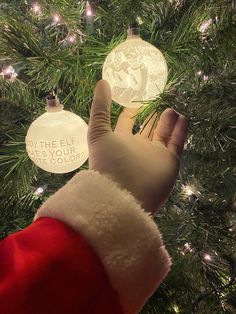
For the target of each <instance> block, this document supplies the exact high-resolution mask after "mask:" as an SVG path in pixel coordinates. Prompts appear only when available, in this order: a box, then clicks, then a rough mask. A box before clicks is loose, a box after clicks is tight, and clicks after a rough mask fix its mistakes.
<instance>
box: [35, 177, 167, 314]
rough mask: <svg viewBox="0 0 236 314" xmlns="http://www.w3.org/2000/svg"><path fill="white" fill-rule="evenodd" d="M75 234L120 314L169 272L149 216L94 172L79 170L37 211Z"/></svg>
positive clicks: (142, 300)
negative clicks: (96, 262) (104, 277)
mask: <svg viewBox="0 0 236 314" xmlns="http://www.w3.org/2000/svg"><path fill="white" fill-rule="evenodd" d="M45 216H49V217H53V218H56V219H58V220H61V221H63V222H65V223H66V224H68V225H70V226H71V227H72V228H73V229H75V230H77V231H79V232H80V233H81V234H82V235H83V236H84V237H85V238H86V240H87V241H88V243H90V245H91V246H92V247H93V248H94V250H95V251H96V253H97V255H98V256H99V258H100V259H101V261H102V263H103V265H104V267H105V269H106V271H107V273H108V276H109V278H110V281H111V284H112V286H113V288H114V289H115V290H116V291H117V292H118V294H119V296H120V302H121V304H122V306H123V308H124V312H125V313H137V312H138V311H139V310H140V309H141V308H142V306H143V305H144V304H145V302H146V301H147V299H148V298H149V297H150V296H151V295H152V294H153V292H154V291H155V289H156V288H157V286H158V285H159V283H160V282H161V281H162V280H163V279H164V278H165V276H166V275H167V273H168V271H169V269H170V264H171V262H170V258H169V255H168V253H167V252H166V250H165V248H164V246H163V243H162V240H161V235H160V233H159V231H158V228H157V226H156V224H155V223H154V222H153V220H152V218H151V216H150V215H149V214H147V213H146V212H145V211H144V210H143V209H142V208H141V207H140V205H139V204H138V202H137V201H136V200H135V198H134V197H133V196H132V195H131V194H130V193H129V192H128V191H126V190H122V189H121V188H120V187H119V186H118V185H117V184H116V183H114V182H113V181H111V180H110V179H109V178H107V177H106V176H103V175H101V174H99V173H98V172H95V171H81V172H79V173H78V174H76V175H75V176H74V177H73V178H72V179H71V180H70V181H69V182H68V183H67V184H66V185H65V186H64V187H63V188H62V189H60V190H59V191H58V192H56V193H55V194H54V195H52V196H51V197H50V198H49V199H48V200H47V201H46V202H45V203H44V204H43V205H42V207H41V208H40V209H39V211H38V212H37V214H36V216H35V219H37V218H39V217H45Z"/></svg>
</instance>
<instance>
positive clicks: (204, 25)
mask: <svg viewBox="0 0 236 314" xmlns="http://www.w3.org/2000/svg"><path fill="white" fill-rule="evenodd" d="M212 22H213V20H212V19H209V20H206V21H204V22H203V23H202V24H201V25H200V27H199V30H200V32H201V33H205V32H206V31H207V30H208V29H209V27H210V26H211V24H212Z"/></svg>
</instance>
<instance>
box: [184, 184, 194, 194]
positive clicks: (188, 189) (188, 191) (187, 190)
mask: <svg viewBox="0 0 236 314" xmlns="http://www.w3.org/2000/svg"><path fill="white" fill-rule="evenodd" d="M183 193H184V194H186V195H187V196H191V195H193V194H194V192H193V188H192V187H191V186H190V185H185V186H183Z"/></svg>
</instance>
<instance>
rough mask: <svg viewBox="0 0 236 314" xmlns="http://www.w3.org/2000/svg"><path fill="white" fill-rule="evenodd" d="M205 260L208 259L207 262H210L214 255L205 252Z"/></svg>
mask: <svg viewBox="0 0 236 314" xmlns="http://www.w3.org/2000/svg"><path fill="white" fill-rule="evenodd" d="M203 258H204V260H205V261H207V262H210V261H212V257H211V255H210V254H208V253H205V254H204V256H203Z"/></svg>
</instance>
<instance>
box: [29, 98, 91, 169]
mask: <svg viewBox="0 0 236 314" xmlns="http://www.w3.org/2000/svg"><path fill="white" fill-rule="evenodd" d="M87 130H88V126H87V124H86V122H85V121H84V120H83V119H81V118H80V117H79V116H78V115H76V114H74V113H72V112H70V111H67V110H63V105H61V104H59V102H58V100H57V98H56V97H55V96H49V98H48V99H47V106H46V112H45V113H43V114H42V115H41V116H40V117H38V118H37V119H36V120H34V121H33V122H32V124H31V125H30V127H29V129H28V132H27V135H26V140H25V141H26V150H27V153H28V155H29V157H30V159H31V160H32V161H33V162H34V163H35V164H36V165H37V166H39V167H40V168H42V169H43V170H46V171H48V172H53V173H67V172H70V171H73V170H75V169H77V168H79V167H80V166H81V165H82V164H83V163H84V162H85V161H86V160H87V158H88V144H87Z"/></svg>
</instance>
